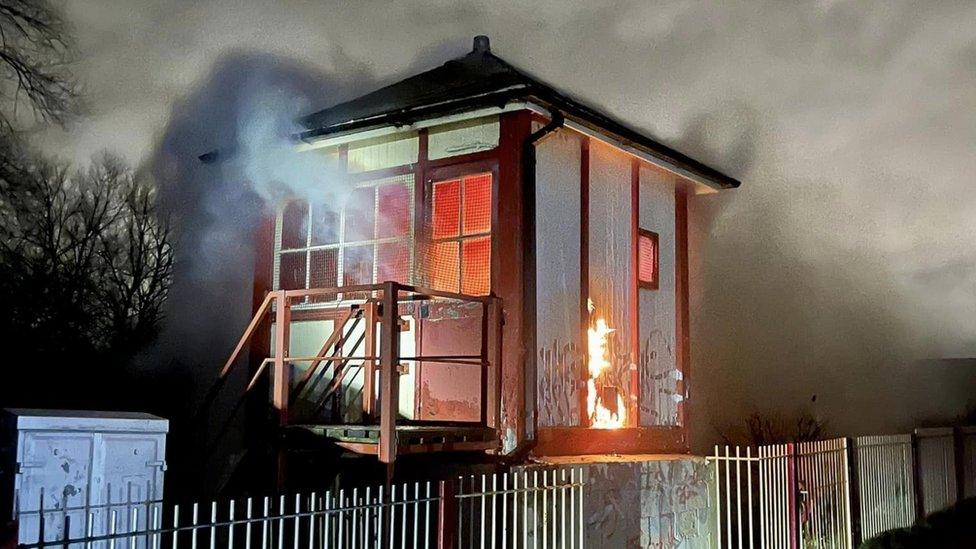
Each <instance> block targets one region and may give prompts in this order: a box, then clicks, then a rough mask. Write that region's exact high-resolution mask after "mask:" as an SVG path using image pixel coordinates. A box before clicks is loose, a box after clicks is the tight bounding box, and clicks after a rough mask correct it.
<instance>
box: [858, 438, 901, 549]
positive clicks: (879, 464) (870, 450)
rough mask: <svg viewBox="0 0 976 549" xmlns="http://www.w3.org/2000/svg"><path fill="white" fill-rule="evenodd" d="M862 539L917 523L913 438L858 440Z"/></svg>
mask: <svg viewBox="0 0 976 549" xmlns="http://www.w3.org/2000/svg"><path fill="white" fill-rule="evenodd" d="M854 448H855V452H854V461H855V462H856V466H857V482H858V486H857V488H858V496H859V502H860V517H861V521H860V526H861V536H862V537H863V538H864V539H868V538H871V537H874V536H876V535H878V534H880V533H881V532H884V531H885V530H890V529H892V528H901V527H905V526H908V525H910V524H912V523H913V522H915V506H916V504H915V498H916V496H915V482H914V480H913V477H912V475H914V471H915V465H914V458H913V454H912V437H911V435H887V436H864V437H857V438H856V439H854Z"/></svg>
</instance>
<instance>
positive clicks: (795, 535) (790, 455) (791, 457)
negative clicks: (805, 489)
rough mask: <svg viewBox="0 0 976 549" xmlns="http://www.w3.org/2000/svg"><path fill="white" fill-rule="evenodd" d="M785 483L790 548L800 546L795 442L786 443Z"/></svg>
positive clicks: (794, 548)
mask: <svg viewBox="0 0 976 549" xmlns="http://www.w3.org/2000/svg"><path fill="white" fill-rule="evenodd" d="M786 456H787V458H786V459H787V461H786V484H787V486H789V494H788V496H787V497H788V498H789V499H788V504H789V510H790V548H791V549H799V547H800V505H799V499H800V498H799V497H798V496H799V491H800V485H799V482H798V480H799V479H798V477H797V474H796V444H794V443H792V442H790V443H788V444H787V445H786Z"/></svg>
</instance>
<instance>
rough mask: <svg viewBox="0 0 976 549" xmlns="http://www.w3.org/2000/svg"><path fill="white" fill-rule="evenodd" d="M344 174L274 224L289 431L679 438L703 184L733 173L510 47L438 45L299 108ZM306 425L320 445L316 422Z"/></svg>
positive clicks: (261, 283) (263, 336) (266, 371)
mask: <svg viewBox="0 0 976 549" xmlns="http://www.w3.org/2000/svg"><path fill="white" fill-rule="evenodd" d="M301 122H302V124H303V126H304V128H305V130H304V131H303V132H302V134H301V135H300V140H301V141H300V144H299V145H298V147H299V148H300V149H301V151H303V152H302V154H308V155H322V156H323V157H324V158H328V159H330V161H331V162H334V163H335V164H336V165H337V166H339V171H340V172H341V173H342V174H343V177H344V178H345V179H346V180H347V181H349V182H350V190H349V193H348V194H349V196H348V198H347V199H346V200H345V201H344V202H343V203H342V204H341V205H339V206H336V207H320V206H319V205H317V204H315V203H314V201H310V200H308V199H307V198H304V197H284V198H283V199H282V200H281V202H280V204H278V205H277V208H276V211H275V212H273V214H270V215H269V216H268V219H267V220H266V222H265V223H264V224H263V226H262V229H261V230H260V231H259V236H258V243H257V246H258V248H257V249H258V255H259V260H258V261H257V266H256V270H255V311H254V312H255V316H254V320H253V321H252V323H251V326H249V328H248V330H247V332H246V333H245V335H244V337H243V338H242V339H241V342H240V345H239V346H238V348H237V350H236V351H235V353H234V355H233V356H231V358H230V360H228V362H227V364H226V365H225V368H224V370H223V372H222V377H223V376H225V375H226V373H227V372H229V371H230V369H231V368H232V367H233V365H234V363H235V360H236V359H237V358H238V356H239V355H241V354H242V353H243V351H244V350H246V349H249V351H250V356H251V372H250V374H251V383H249V384H248V389H251V388H252V387H254V386H256V385H257V384H259V383H260V381H261V379H263V378H264V376H269V377H270V385H271V389H270V394H271V402H272V404H273V405H274V409H275V410H276V413H277V416H278V424H279V426H280V428H282V429H284V430H285V432H286V434H287V436H286V438H285V440H287V441H290V442H288V444H294V445H300V444H304V443H307V441H308V440H310V439H315V440H318V441H321V440H327V441H329V443H331V444H336V445H338V446H340V447H342V448H344V449H345V450H347V451H352V452H357V453H362V454H375V455H377V456H378V457H379V459H380V460H381V461H383V462H388V463H389V462H392V461H393V460H394V459H395V458H396V456H397V455H401V454H405V453H416V452H437V451H472V452H481V453H488V454H503V455H509V456H513V455H515V456H525V455H528V454H529V453H531V454H533V455H535V456H567V455H584V454H603V455H606V454H633V455H642V454H649V453H685V452H687V450H688V445H687V418H686V416H685V413H684V408H685V406H684V404H685V400H686V398H687V394H688V363H689V360H688V357H689V352H690V349H689V338H688V314H689V313H688V236H687V235H688V226H687V223H688V221H687V200H688V197H689V196H691V195H694V194H699V193H712V192H717V191H720V190H722V189H729V188H734V187H737V186H738V185H739V182H738V181H736V180H735V179H733V178H731V177H728V176H726V175H724V174H722V173H720V172H718V171H716V170H714V169H712V168H709V167H708V166H705V165H703V164H702V163H700V162H698V161H695V160H694V159H692V158H689V157H687V156H685V155H683V154H681V153H679V152H677V151H675V150H673V149H671V148H669V147H667V146H665V145H662V144H660V143H658V142H656V141H654V140H653V139H651V138H649V137H647V136H645V135H643V134H641V133H640V132H637V131H635V130H633V129H630V128H629V127H628V126H627V125H625V124H623V123H621V122H618V121H616V120H614V119H613V118H611V117H610V116H607V115H605V114H602V113H600V112H599V111H598V110H596V109H594V108H591V107H589V106H587V105H585V104H583V103H580V102H578V101H576V100H574V99H572V98H570V97H568V96H567V95H564V94H563V93H560V92H559V91H557V90H556V89H554V88H553V87H551V86H549V85H546V84H544V83H542V82H540V81H539V80H537V79H535V78H533V77H531V76H529V75H528V74H526V73H524V72H522V71H520V70H518V69H516V68H514V67H513V66H511V65H510V64H508V63H506V62H505V61H503V60H502V59H500V58H499V57H497V56H495V55H494V54H493V53H492V52H491V51H490V48H489V43H488V39H487V38H486V37H477V38H476V39H475V41H474V49H473V50H472V51H471V52H470V53H468V54H467V55H464V56H462V57H459V58H457V59H454V60H451V61H448V62H447V63H445V64H444V65H442V66H440V67H437V68H434V69H432V70H429V71H427V72H423V73H421V74H418V75H415V76H411V77H409V78H406V79H405V80H402V81H400V82H397V83H394V84H392V85H389V86H387V87H385V88H382V89H379V90H377V91H374V92H372V93H369V94H366V95H364V96H362V97H359V98H356V99H353V100H351V101H348V102H345V103H342V104H339V105H336V106H333V107H331V108H328V109H326V110H323V111H320V112H316V113H314V114H311V115H309V116H307V117H305V118H304V119H302V121H301ZM303 441H304V442H303Z"/></svg>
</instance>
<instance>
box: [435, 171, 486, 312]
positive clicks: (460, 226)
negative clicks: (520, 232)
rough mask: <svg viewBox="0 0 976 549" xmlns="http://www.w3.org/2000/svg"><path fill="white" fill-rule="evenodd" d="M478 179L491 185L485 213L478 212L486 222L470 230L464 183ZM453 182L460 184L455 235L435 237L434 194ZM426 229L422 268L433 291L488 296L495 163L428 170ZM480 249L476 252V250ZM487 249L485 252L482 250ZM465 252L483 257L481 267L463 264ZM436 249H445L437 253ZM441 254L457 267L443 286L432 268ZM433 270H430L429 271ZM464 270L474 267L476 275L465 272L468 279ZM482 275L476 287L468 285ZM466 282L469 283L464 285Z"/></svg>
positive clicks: (441, 274)
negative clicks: (452, 276)
mask: <svg viewBox="0 0 976 549" xmlns="http://www.w3.org/2000/svg"><path fill="white" fill-rule="evenodd" d="M479 176H488V177H490V184H489V185H488V194H487V196H482V198H483V199H486V204H485V205H486V206H487V208H488V209H487V212H484V211H483V210H481V216H485V213H486V214H487V215H486V217H482V218H481V220H482V221H483V222H487V227H484V226H483V225H482V226H476V227H471V226H470V224H469V221H470V219H469V218H468V216H467V215H468V214H470V213H472V212H471V211H467V212H466V209H467V208H466V203H465V195H466V194H467V193H466V192H465V191H466V190H467V188H466V182H475V181H477V180H476V178H478V177H479ZM453 181H460V182H461V183H460V184H459V186H458V198H459V200H458V205H457V212H458V214H457V219H456V222H457V232H456V233H453V234H449V235H445V234H437V232H438V231H437V228H436V227H435V224H436V223H437V220H436V218H437V215H438V212H437V211H436V208H435V192H436V188H437V186H438V185H442V184H449V183H451V182H453ZM425 187H426V188H425V191H426V192H425V196H426V200H425V204H424V206H425V207H424V209H425V223H424V224H425V226H426V229H427V230H426V240H427V252H426V254H425V258H426V259H425V261H424V268H427V269H428V272H427V273H426V275H427V278H428V283H429V284H430V286H431V287H432V288H433V289H436V290H442V291H450V292H457V293H463V294H468V295H487V294H489V293H491V290H492V288H491V284H492V274H493V273H492V268H491V264H492V256H493V255H494V250H493V248H494V239H493V233H494V228H495V226H496V216H495V207H494V204H495V201H496V196H497V187H498V170H497V165H496V164H495V163H494V162H491V163H484V162H476V163H462V164H455V165H448V166H442V167H439V168H437V169H433V170H431V171H430V177H428V178H427V184H426V186H425ZM476 247H477V248H480V249H477V248H476ZM485 248H487V249H485ZM466 249H467V251H468V253H477V254H480V255H481V257H483V258H484V262H483V264H481V265H478V266H473V265H471V264H470V263H466V261H465V251H466ZM438 250H444V251H443V252H439V251H438ZM440 253H444V254H446V255H448V256H453V257H452V258H449V259H451V260H453V261H456V262H457V267H456V268H455V269H454V270H453V272H452V273H448V274H453V275H454V278H453V280H451V281H450V282H449V283H445V280H444V277H443V273H442V272H439V271H438V269H437V268H436V267H434V266H435V265H436V264H437V262H438V261H439V260H442V259H443V258H438V257H436V256H437V255H439V254H440ZM432 267H433V268H432ZM466 268H477V269H479V271H478V272H476V273H475V272H471V271H467V272H468V273H469V275H470V276H468V277H466V275H465V273H466ZM482 272H483V273H484V274H485V275H486V277H485V279H484V280H483V281H482V282H481V283H479V284H477V286H472V283H471V282H470V281H471V280H472V279H474V278H475V277H477V276H478V274H479V273H482ZM466 281H469V283H467V284H466Z"/></svg>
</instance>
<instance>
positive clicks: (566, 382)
mask: <svg viewBox="0 0 976 549" xmlns="http://www.w3.org/2000/svg"><path fill="white" fill-rule="evenodd" d="M580 145H581V143H580V137H579V136H578V135H577V134H576V133H573V132H569V131H559V132H556V133H555V134H553V135H552V136H550V137H549V138H547V139H546V140H545V141H543V142H542V143H541V144H540V145H539V146H538V149H537V152H536V346H537V355H536V358H537V372H538V375H537V395H536V401H537V408H538V414H539V419H538V420H539V426H540V427H554V426H563V427H565V426H575V425H579V423H580V409H579V408H580V406H579V389H580V386H579V382H580V372H581V371H582V368H583V363H582V356H581V352H580V349H581V345H580V337H581V336H580V318H579V316H580V315H579V303H580Z"/></svg>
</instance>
